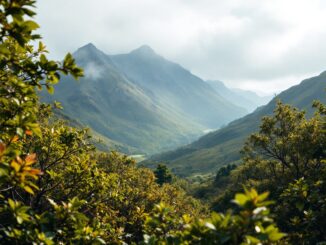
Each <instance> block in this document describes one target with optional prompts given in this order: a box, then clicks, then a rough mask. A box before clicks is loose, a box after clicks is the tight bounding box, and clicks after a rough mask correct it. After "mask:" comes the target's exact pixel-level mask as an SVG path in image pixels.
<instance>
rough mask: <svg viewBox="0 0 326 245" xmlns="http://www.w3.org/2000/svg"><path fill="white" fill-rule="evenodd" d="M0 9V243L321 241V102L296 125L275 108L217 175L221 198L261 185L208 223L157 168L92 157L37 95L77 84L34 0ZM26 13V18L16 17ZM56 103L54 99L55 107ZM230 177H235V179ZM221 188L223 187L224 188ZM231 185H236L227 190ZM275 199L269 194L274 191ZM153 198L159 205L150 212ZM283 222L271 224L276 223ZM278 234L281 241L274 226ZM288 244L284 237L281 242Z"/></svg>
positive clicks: (84, 136) (85, 139)
mask: <svg viewBox="0 0 326 245" xmlns="http://www.w3.org/2000/svg"><path fill="white" fill-rule="evenodd" d="M0 3H1V8H0V27H1V32H0V39H1V41H2V42H1V45H0V66H1V70H0V220H1V226H0V243H1V244H105V243H110V244H125V243H127V244H137V243H145V244H212V243H217V244H239V243H242V244H273V243H278V242H288V241H290V242H298V243H299V242H300V241H301V240H303V241H304V242H305V243H307V244H314V243H317V242H319V241H323V240H326V238H325V232H324V230H323V229H322V227H324V226H325V221H324V219H320V217H324V216H325V196H326V194H325V189H326V188H325V183H324V180H325V176H326V175H325V163H324V161H325V107H324V106H323V105H322V104H318V103H316V107H318V110H319V113H316V115H315V116H314V117H313V118H311V119H309V120H306V119H305V118H304V114H303V113H302V112H298V111H297V110H294V109H291V108H290V107H288V106H283V105H281V104H279V106H278V107H277V109H276V111H275V116H274V117H271V118H265V119H264V120H263V124H262V127H261V130H260V132H259V133H258V134H255V135H253V136H252V137H251V138H250V139H249V141H248V143H247V144H246V148H245V153H246V157H245V158H244V160H245V162H244V164H242V165H240V166H239V167H237V168H236V169H233V168H234V167H233V166H230V167H226V168H224V169H221V170H220V171H219V172H218V174H217V176H218V177H219V181H220V178H221V177H222V178H227V182H226V183H228V184H229V185H231V184H232V181H233V185H232V188H233V189H232V188H231V189H229V192H228V196H229V195H230V193H232V194H233V192H237V191H238V190H239V184H244V185H245V186H255V187H257V188H258V189H266V188H267V187H268V188H270V189H271V191H272V195H274V197H275V198H276V200H277V202H276V205H275V207H274V210H275V212H276V214H277V217H276V221H277V222H278V225H276V224H275V222H274V221H273V219H272V215H271V214H270V210H269V208H268V206H269V205H270V204H271V202H270V201H267V197H268V193H267V192H264V193H263V194H261V195H259V194H258V193H257V191H255V189H250V191H249V190H247V189H246V190H245V193H244V194H242V193H238V194H235V200H234V203H236V204H237V205H238V207H237V208H235V209H234V210H233V211H231V210H230V211H228V212H227V213H226V214H222V213H214V214H212V215H211V216H210V218H208V219H204V218H203V219H199V218H195V217H204V216H205V215H206V212H205V211H206V210H205V208H204V207H203V206H202V204H201V203H200V202H199V201H197V200H195V199H193V198H192V197H190V196H188V195H187V194H186V192H185V191H184V190H183V188H182V183H181V182H180V181H179V182H178V181H176V182H175V183H169V182H171V178H172V176H171V174H170V173H169V171H168V170H167V168H166V167H165V166H163V165H161V166H159V168H158V169H157V171H156V172H155V173H153V172H152V171H151V170H149V169H146V168H141V167H137V166H136V163H135V161H134V160H133V159H131V158H129V157H127V156H124V155H121V154H119V153H116V152H111V153H99V152H97V151H96V150H95V148H94V146H93V145H92V144H91V143H90V141H91V139H90V136H89V132H88V130H86V129H78V128H74V127H70V126H67V125H66V124H65V122H63V121H61V120H57V119H54V118H53V117H52V112H51V106H50V105H45V104H40V103H39V101H38V99H39V98H38V96H37V91H36V90H37V89H42V88H44V87H45V88H46V89H47V90H48V92H50V93H51V92H53V85H54V84H56V83H57V82H58V81H59V79H60V74H61V73H63V74H65V75H67V74H71V75H72V76H73V77H75V78H78V77H80V76H81V75H82V71H81V69H80V68H78V67H77V66H76V64H75V62H74V60H73V58H72V56H71V55H69V54H68V55H67V56H66V58H65V59H64V61H63V62H61V63H60V62H55V61H51V60H48V59H47V57H46V56H45V53H46V50H45V47H44V45H43V44H42V43H40V44H39V47H38V48H37V49H35V48H34V47H33V46H32V45H30V44H29V43H31V42H32V41H35V40H36V39H38V38H39V36H38V35H37V34H34V30H35V29H36V28H37V27H38V26H37V24H36V23H35V22H33V21H32V20H30V17H32V16H33V15H34V12H33V11H31V10H30V8H31V7H33V4H34V3H35V2H34V1H28V0H19V1H18V0H11V1H1V0H0ZM25 18H27V19H28V20H25ZM54 107H55V108H60V105H59V104H57V103H56V104H55V105H54ZM230 180H232V181H230ZM235 180H236V181H235ZM229 181H230V182H229ZM234 183H236V184H234ZM278 194H279V196H278ZM157 203H165V204H160V205H157V206H155V204H157ZM281 219H283V220H289V222H281V221H282V220H281ZM278 226H279V227H282V229H284V230H285V231H286V232H288V233H289V235H288V236H287V238H283V237H284V236H285V234H284V233H282V232H280V231H279V229H278V228H277V227H278ZM284 239H287V240H284Z"/></svg>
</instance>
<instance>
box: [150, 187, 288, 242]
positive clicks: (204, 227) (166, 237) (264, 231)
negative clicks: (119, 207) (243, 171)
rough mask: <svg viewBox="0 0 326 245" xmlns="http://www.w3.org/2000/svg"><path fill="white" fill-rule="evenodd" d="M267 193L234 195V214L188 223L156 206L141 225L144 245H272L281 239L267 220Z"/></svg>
mask: <svg viewBox="0 0 326 245" xmlns="http://www.w3.org/2000/svg"><path fill="white" fill-rule="evenodd" d="M267 197H268V193H267V192H266V193H263V194H261V195H258V193H257V192H256V191H255V190H253V189H252V190H250V191H248V190H246V191H245V193H244V194H237V195H236V196H235V199H234V202H235V203H236V204H237V205H238V206H239V207H240V209H241V210H240V211H239V213H237V214H232V213H231V212H228V213H226V214H221V213H213V214H212V215H211V217H210V218H209V219H206V220H203V219H196V220H194V221H192V219H191V218H189V217H188V216H187V215H184V216H182V217H181V218H180V217H177V216H175V215H174V213H173V211H172V209H170V208H168V207H166V206H165V205H164V204H160V205H158V206H157V207H156V209H155V210H154V211H153V212H154V213H153V214H152V216H149V217H148V218H147V220H146V223H145V231H146V234H145V235H144V244H276V243H278V242H279V241H280V240H281V239H282V238H283V237H284V236H285V234H284V233H281V232H280V231H279V229H278V228H277V226H276V225H275V224H274V223H273V220H272V218H271V217H270V211H269V209H268V208H267V206H268V205H270V204H271V202H269V201H266V198H267Z"/></svg>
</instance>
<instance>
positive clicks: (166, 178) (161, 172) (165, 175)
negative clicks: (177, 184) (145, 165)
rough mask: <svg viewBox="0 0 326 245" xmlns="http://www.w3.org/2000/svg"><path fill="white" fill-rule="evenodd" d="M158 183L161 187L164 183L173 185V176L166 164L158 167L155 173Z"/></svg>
mask: <svg viewBox="0 0 326 245" xmlns="http://www.w3.org/2000/svg"><path fill="white" fill-rule="evenodd" d="M154 174H155V177H156V182H157V183H158V184H159V185H162V184H164V183H171V181H172V174H171V172H170V170H169V169H168V168H167V167H166V165H164V164H159V165H157V168H156V170H155V171H154Z"/></svg>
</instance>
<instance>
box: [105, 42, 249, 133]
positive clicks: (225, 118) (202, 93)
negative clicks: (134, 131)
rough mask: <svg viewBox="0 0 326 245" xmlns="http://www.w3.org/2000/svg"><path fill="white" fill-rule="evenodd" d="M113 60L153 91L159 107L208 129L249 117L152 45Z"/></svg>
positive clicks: (151, 94)
mask: <svg viewBox="0 0 326 245" xmlns="http://www.w3.org/2000/svg"><path fill="white" fill-rule="evenodd" d="M110 58H111V59H112V61H113V62H114V63H115V65H116V67H118V69H119V70H120V71H121V72H123V73H124V74H126V76H127V77H128V79H129V80H130V81H132V82H133V83H135V84H137V85H139V86H141V87H142V88H143V89H144V90H146V91H150V96H151V97H152V98H153V99H154V100H155V101H156V102H157V103H158V104H160V105H161V106H165V107H169V108H171V110H173V111H176V112H178V113H182V114H184V115H185V116H186V118H187V119H188V120H191V121H195V122H196V123H199V124H201V125H204V126H205V127H207V128H218V127H220V126H221V125H223V124H225V123H227V122H230V121H231V120H232V119H235V118H238V117H240V116H243V115H245V114H246V111H245V110H244V109H243V108H241V107H238V106H236V105H234V104H232V103H231V102H229V101H227V100H225V99H224V98H223V97H222V96H220V95H218V94H216V93H215V92H214V91H212V89H211V87H210V86H209V85H207V84H206V83H205V82H204V81H203V80H202V79H200V78H199V77H196V76H194V75H193V74H191V73H190V72H189V71H187V70H186V69H184V68H183V67H181V66H180V65H178V64H176V63H173V62H170V61H168V60H166V59H164V58H163V57H161V56H159V55H158V54H156V53H155V52H154V51H153V50H152V49H151V48H150V47H148V46H142V47H140V48H138V49H136V50H134V51H132V52H130V53H129V54H122V55H113V56H110Z"/></svg>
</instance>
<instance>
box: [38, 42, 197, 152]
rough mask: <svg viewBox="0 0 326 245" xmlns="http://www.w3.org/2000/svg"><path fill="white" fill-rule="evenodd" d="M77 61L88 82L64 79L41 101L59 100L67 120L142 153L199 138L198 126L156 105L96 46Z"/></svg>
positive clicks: (82, 50) (87, 48)
mask: <svg viewBox="0 0 326 245" xmlns="http://www.w3.org/2000/svg"><path fill="white" fill-rule="evenodd" d="M74 57H75V58H76V61H77V63H78V65H80V66H81V67H83V68H84V70H85V74H86V75H85V77H84V78H82V79H81V80H80V81H79V82H78V83H76V82H75V81H73V79H72V78H70V77H64V78H63V79H62V81H61V82H60V83H59V84H58V85H57V86H56V87H55V89H56V92H55V94H54V95H53V96H45V97H44V98H43V99H44V100H45V101H48V102H49V101H53V100H57V101H60V102H61V103H62V105H63V107H64V111H63V112H64V113H65V114H66V115H69V117H71V118H73V119H77V120H78V121H80V122H81V123H82V124H84V125H88V126H90V127H91V128H93V129H94V130H95V131H97V132H98V133H100V134H102V135H104V136H106V137H108V138H109V139H112V140H114V141H118V142H121V143H123V144H127V145H129V146H132V147H135V148H138V149H139V151H140V152H155V151H157V150H162V149H168V148H171V147H172V146H175V145H178V144H179V145H180V144H181V143H182V142H189V140H190V139H193V138H194V137H195V136H197V137H198V135H200V134H201V131H202V128H201V126H200V125H196V124H195V123H192V122H189V123H184V118H183V117H181V116H179V115H172V114H171V113H170V112H169V111H167V110H165V109H164V108H162V107H161V106H159V105H157V104H155V103H154V102H153V100H152V99H151V98H150V97H149V96H148V95H147V94H146V92H145V91H144V90H143V89H142V88H140V87H139V86H137V85H135V84H133V83H132V82H130V81H129V80H128V79H127V78H126V77H125V76H124V75H123V74H121V73H120V72H119V71H117V69H116V68H115V67H114V64H113V63H112V61H111V59H110V57H108V56H107V55H105V54H104V53H102V52H101V51H99V50H98V49H96V48H95V46H93V45H91V44H89V45H87V46H85V47H83V48H80V49H79V50H78V51H77V52H75V53H74ZM159 139H160V141H159ZM142 149H144V150H143V151H142Z"/></svg>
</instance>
